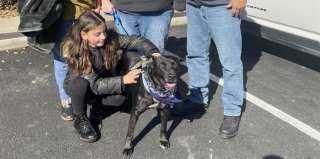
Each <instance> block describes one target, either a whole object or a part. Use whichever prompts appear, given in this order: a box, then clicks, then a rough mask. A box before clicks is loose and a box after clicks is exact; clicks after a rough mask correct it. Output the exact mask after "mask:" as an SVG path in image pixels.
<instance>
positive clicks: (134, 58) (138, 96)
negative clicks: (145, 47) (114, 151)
mask: <svg viewBox="0 0 320 159" xmlns="http://www.w3.org/2000/svg"><path fill="white" fill-rule="evenodd" d="M140 57H141V55H139V54H138V53H136V52H130V51H127V52H126V53H124V54H123V57H122V60H121V63H119V65H118V66H121V67H122V68H120V69H121V70H122V71H121V72H122V74H123V73H127V72H128V71H129V70H131V68H132V67H133V66H134V65H135V64H137V63H138V62H139V61H140ZM180 62H181V59H180V58H178V57H174V56H158V57H154V56H150V57H149V56H148V57H147V63H148V64H147V65H146V66H145V67H144V68H143V69H142V70H143V71H144V72H145V73H146V74H147V75H148V76H149V79H150V81H151V82H152V83H153V85H154V88H155V89H156V90H158V91H165V90H170V89H174V88H176V83H177V81H178V71H179V69H180ZM131 93H132V110H131V115H130V120H129V127H128V132H127V136H126V143H125V145H124V148H123V155H126V156H127V157H130V156H131V154H132V152H133V145H132V139H133V134H134V129H135V126H136V123H137V120H138V118H139V116H140V115H141V114H142V113H143V112H144V111H146V110H147V109H148V107H149V106H151V105H154V104H156V102H155V101H154V99H153V97H152V96H151V95H150V93H149V92H148V91H147V90H146V89H145V87H144V84H143V80H142V74H141V75H140V77H139V78H138V79H137V83H135V84H131ZM163 104H164V105H163V107H162V108H161V109H160V111H159V114H160V118H161V129H160V147H161V148H162V149H164V150H166V149H167V148H168V147H169V146H170V143H169V140H168V138H167V121H168V115H169V109H170V108H169V107H170V105H169V104H165V103H163Z"/></svg>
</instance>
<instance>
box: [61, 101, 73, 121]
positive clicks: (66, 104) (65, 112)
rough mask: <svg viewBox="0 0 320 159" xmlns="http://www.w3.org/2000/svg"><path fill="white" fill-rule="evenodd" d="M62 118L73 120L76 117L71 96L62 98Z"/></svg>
mask: <svg viewBox="0 0 320 159" xmlns="http://www.w3.org/2000/svg"><path fill="white" fill-rule="evenodd" d="M61 118H62V119H63V120H65V121H72V120H73V119H74V114H73V110H72V104H71V99H70V98H68V99H62V100H61Z"/></svg>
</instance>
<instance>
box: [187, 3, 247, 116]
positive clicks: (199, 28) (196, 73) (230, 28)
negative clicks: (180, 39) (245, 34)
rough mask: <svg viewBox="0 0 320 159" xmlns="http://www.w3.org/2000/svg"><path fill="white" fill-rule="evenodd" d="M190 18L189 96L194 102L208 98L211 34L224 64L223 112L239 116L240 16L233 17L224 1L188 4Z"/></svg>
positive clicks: (188, 39) (188, 47)
mask: <svg viewBox="0 0 320 159" xmlns="http://www.w3.org/2000/svg"><path fill="white" fill-rule="evenodd" d="M187 21H188V26H187V52H188V55H187V58H186V62H187V66H188V72H189V77H190V92H191V94H190V95H189V96H188V98H189V100H191V101H192V102H194V103H207V102H208V94H209V89H208V85H209V75H210V63H209V46H210V43H211V38H212V40H213V41H214V42H215V44H216V46H217V50H218V55H219V59H220V62H221V64H222V66H223V69H222V71H223V79H224V86H223V91H222V101H223V104H224V115H227V116H239V115H240V114H241V106H242V104H243V67H242V62H241V49H242V48H241V47H242V37H241V32H240V23H241V21H240V18H239V17H237V18H234V17H232V16H231V10H230V9H226V6H225V5H223V6H215V7H207V6H201V7H195V6H192V5H189V4H187Z"/></svg>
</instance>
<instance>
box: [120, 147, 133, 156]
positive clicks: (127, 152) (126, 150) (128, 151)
mask: <svg viewBox="0 0 320 159" xmlns="http://www.w3.org/2000/svg"><path fill="white" fill-rule="evenodd" d="M132 152H133V151H132V147H129V148H126V147H124V148H123V151H122V155H125V156H127V157H130V156H131V155H132Z"/></svg>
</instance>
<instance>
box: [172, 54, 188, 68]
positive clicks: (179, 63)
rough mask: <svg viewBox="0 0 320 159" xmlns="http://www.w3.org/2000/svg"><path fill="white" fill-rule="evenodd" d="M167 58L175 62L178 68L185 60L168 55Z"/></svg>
mask: <svg viewBox="0 0 320 159" xmlns="http://www.w3.org/2000/svg"><path fill="white" fill-rule="evenodd" d="M168 57H169V58H171V59H173V60H174V61H176V62H177V64H178V65H179V66H181V65H182V63H183V62H185V60H184V59H182V58H181V57H179V56H173V55H168Z"/></svg>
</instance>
